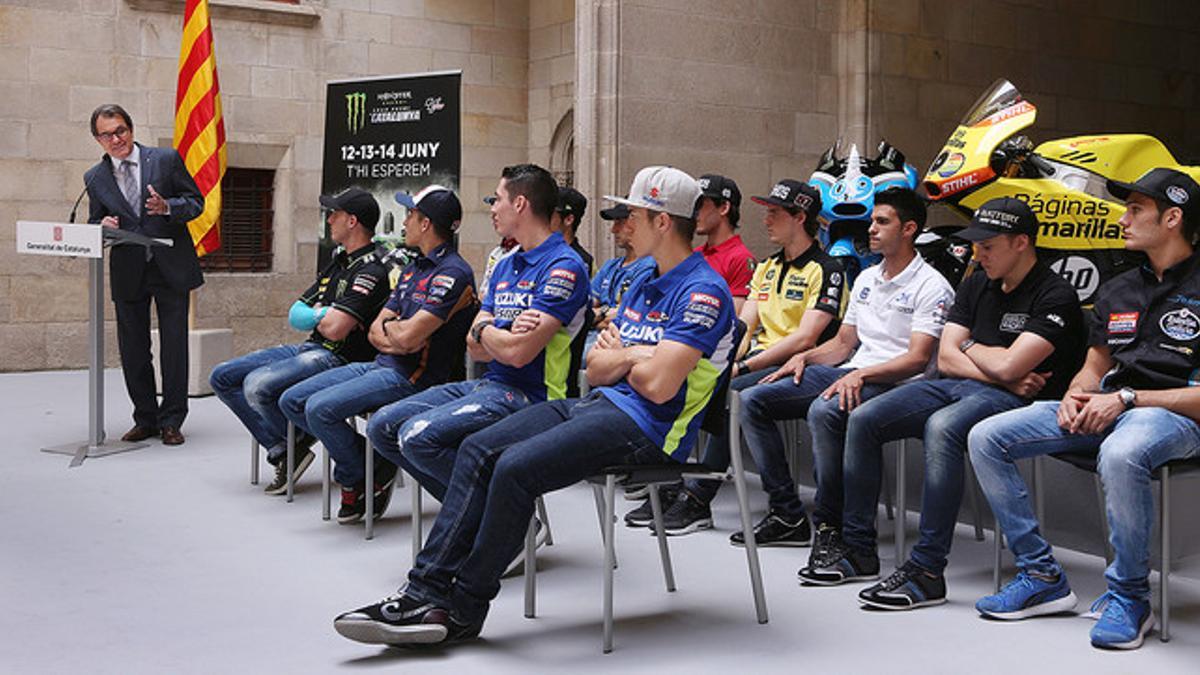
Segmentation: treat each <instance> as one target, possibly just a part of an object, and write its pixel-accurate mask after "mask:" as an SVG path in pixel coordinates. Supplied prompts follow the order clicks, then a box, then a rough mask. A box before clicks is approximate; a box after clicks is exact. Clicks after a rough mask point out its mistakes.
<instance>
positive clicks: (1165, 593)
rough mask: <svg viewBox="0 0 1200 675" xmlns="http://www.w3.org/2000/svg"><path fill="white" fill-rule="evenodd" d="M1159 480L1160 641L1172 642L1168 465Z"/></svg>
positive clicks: (1169, 485)
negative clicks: (1160, 545)
mask: <svg viewBox="0 0 1200 675" xmlns="http://www.w3.org/2000/svg"><path fill="white" fill-rule="evenodd" d="M1161 471H1162V475H1160V476H1159V480H1158V496H1159V502H1160V504H1159V507H1158V517H1159V523H1158V536H1159V539H1160V540H1161V541H1162V551H1161V552H1160V558H1161V560H1159V573H1158V594H1159V595H1158V608H1159V612H1160V613H1161V614H1162V627H1161V629H1160V630H1159V632H1158V639H1159V640H1162V641H1163V642H1170V641H1171V588H1170V586H1171V470H1170V468H1168V467H1167V466H1166V465H1164V466H1163V467H1162V469H1161Z"/></svg>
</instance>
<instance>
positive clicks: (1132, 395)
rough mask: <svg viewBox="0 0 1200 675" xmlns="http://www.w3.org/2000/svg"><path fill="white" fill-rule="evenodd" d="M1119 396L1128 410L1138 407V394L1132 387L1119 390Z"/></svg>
mask: <svg viewBox="0 0 1200 675" xmlns="http://www.w3.org/2000/svg"><path fill="white" fill-rule="evenodd" d="M1117 396H1119V397H1120V398H1121V403H1122V404H1124V405H1125V409H1126V410H1129V409H1130V408H1132V407H1134V406H1135V405H1137V392H1136V391H1134V390H1133V388H1132V387H1121V388H1120V389H1118V390H1117Z"/></svg>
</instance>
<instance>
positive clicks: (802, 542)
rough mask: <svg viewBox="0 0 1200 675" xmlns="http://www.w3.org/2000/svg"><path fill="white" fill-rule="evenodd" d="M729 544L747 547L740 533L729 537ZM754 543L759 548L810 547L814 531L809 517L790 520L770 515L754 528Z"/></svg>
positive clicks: (774, 514) (744, 538) (773, 514)
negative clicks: (809, 522)
mask: <svg viewBox="0 0 1200 675" xmlns="http://www.w3.org/2000/svg"><path fill="white" fill-rule="evenodd" d="M729 543H730V544H733V545H734V546H745V545H746V537H745V536H744V535H743V533H742V532H740V531H739V532H734V533H733V534H731V535H729ZM754 543H755V544H757V545H758V546H809V545H811V544H812V529H811V528H810V527H809V524H808V517H807V516H800V519H799V520H788V519H787V518H784V517H783V516H781V515H778V514H776V513H768V514H767V517H766V518H763V519H762V520H761V521H759V523H758V524H757V525H755V526H754Z"/></svg>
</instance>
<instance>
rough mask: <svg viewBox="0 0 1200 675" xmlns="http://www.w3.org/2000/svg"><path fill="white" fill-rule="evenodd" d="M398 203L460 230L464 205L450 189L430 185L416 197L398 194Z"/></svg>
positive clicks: (443, 225) (434, 220)
mask: <svg viewBox="0 0 1200 675" xmlns="http://www.w3.org/2000/svg"><path fill="white" fill-rule="evenodd" d="M396 203H398V204H400V205H401V206H403V207H404V208H406V209H414V210H417V211H420V212H421V213H422V214H424V215H425V217H426V218H428V219H430V220H432V221H433V222H435V223H437V224H438V225H441V226H442V227H448V228H450V229H451V230H458V226H459V223H461V222H462V215H463V212H462V204H461V203H460V202H459V201H458V197H457V196H456V195H455V194H454V191H453V190H451V189H450V188H448V187H443V186H441V185H430V186H428V187H426V188H424V189H423V190H421V191H420V192H418V193H417V194H415V195H413V194H409V193H407V192H397V193H396Z"/></svg>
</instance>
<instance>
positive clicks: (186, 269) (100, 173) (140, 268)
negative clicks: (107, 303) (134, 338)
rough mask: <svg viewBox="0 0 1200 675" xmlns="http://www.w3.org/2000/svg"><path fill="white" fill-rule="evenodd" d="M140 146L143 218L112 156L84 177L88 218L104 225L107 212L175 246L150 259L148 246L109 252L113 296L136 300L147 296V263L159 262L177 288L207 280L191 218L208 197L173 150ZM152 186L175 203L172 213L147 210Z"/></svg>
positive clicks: (163, 248)
mask: <svg viewBox="0 0 1200 675" xmlns="http://www.w3.org/2000/svg"><path fill="white" fill-rule="evenodd" d="M137 146H138V148H140V152H141V158H140V160H139V161H140V164H141V172H142V181H141V182H142V184H141V188H142V190H141V196H140V197H139V204H142V205H143V206H142V209H141V216H136V215H134V212H133V209H132V208H130V206H129V203H128V202H126V201H125V195H123V194H121V188H120V187H118V186H117V179H116V176H115V175H114V174H113V167H112V160H110V159H109V157H108V155H104V156H103V157H101V158H100V162H99V163H97V164H96V165H95V166H93V167H92V168H90V169H88V171H87V173H85V174H84V178H83V179H84V183H85V184H86V185H87V193H88V222H89V223H99V222H100V221H101V220H102V219H103V218H104V217H105V216H116V217H117V219H118V220H119V221H120V227H121V229H123V230H132V231H134V232H137V233H139V234H144V235H146V236H148V237H160V238H164V239H170V240H172V241H173V242H175V245H174V246H160V247H155V248H154V256H153V260H150V261H148V260H146V252H145V249H144V248H142V247H141V246H114V247H113V248H112V250H111V253H110V255H109V278H110V280H111V282H110V283H111V286H112V296H113V299H114V300H137V299H139V298H141V297H143V296H144V295H145V289H144V283H145V276H146V268H147V266H148V265H157V267H158V270H159V272H161V273H162V276H163V278H164V279H165V280H166V282H167V283H168V284H170V286H171V287H172V288H174V289H176V290H180V291H190V290H191V289H193V288H196V287H198V286H200V284H203V283H204V277H203V276H202V275H201V274H200V262H199V260H198V259H197V258H196V249H195V245H194V244H193V243H192V237H191V235H190V234H189V233H188V229H187V224H188V221H190V220H192V219H194V218H195V217H196V216H198V215H200V213H201V212H202V211H203V210H204V196H203V195H201V194H200V189H199V188H197V187H196V181H194V180H192V176H191V174H189V173H188V170H187V167H186V166H184V164H183V159H182V158H181V157H180V156H179V153H178V152H176V151H175V150H174V149H173V148H148V147H146V146H144V145H142V144H141V143H138V144H137ZM147 185H153V186H154V189H155V191H157V192H158V194H160V195H162V197H163V199H165V200H167V203H168V204H170V207H171V214H170V215H169V216H152V215H150V214H148V213H146V209H145V203H146V198H147V197H149V196H150V191H149V190H148V189H146V186H147Z"/></svg>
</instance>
